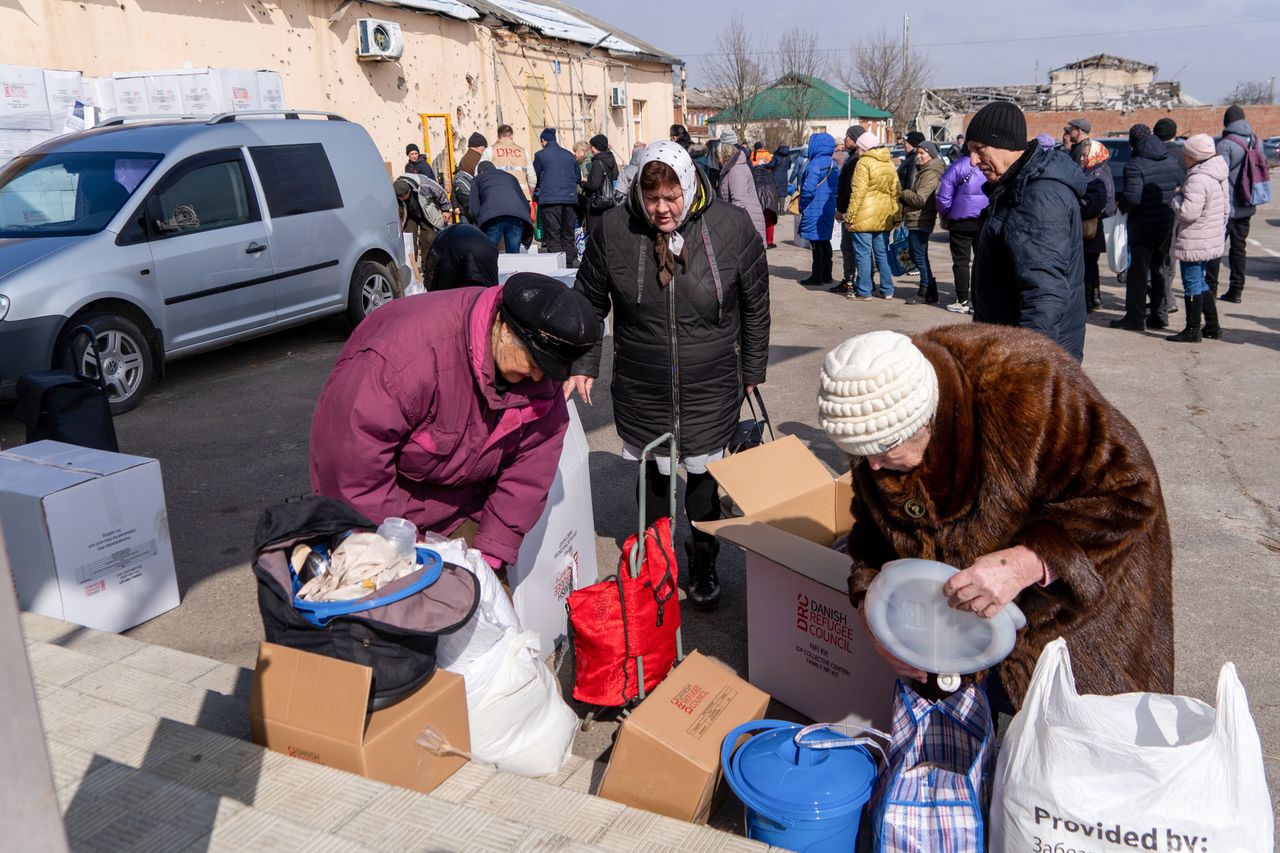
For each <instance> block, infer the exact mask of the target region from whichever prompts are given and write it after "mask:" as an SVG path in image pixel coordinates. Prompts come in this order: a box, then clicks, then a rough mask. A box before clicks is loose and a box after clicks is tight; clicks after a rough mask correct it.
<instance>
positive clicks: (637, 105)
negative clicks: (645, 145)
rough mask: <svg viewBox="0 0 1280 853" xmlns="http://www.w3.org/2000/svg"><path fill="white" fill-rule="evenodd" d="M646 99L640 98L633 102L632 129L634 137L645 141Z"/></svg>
mask: <svg viewBox="0 0 1280 853" xmlns="http://www.w3.org/2000/svg"><path fill="white" fill-rule="evenodd" d="M645 103H646V102H645V101H641V100H639V99H638V98H637V99H636V100H633V101H632V102H631V131H632V137H631V138H632V139H634V140H638V141H643V140H644V138H645V136H644V105H645Z"/></svg>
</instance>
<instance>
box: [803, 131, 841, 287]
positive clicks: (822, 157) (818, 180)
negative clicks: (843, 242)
mask: <svg viewBox="0 0 1280 853" xmlns="http://www.w3.org/2000/svg"><path fill="white" fill-rule="evenodd" d="M835 150H836V139H835V137H834V136H832V135H831V134H829V133H815V134H813V135H812V136H810V137H809V164H808V165H807V166H806V167H805V170H804V183H803V184H802V185H801V187H800V236H801V237H803V238H804V239H806V240H808V241H809V251H810V253H811V254H812V257H813V270H812V272H811V273H810V275H809V277H808V278H804V279H801V280H800V283H801V284H831V283H832V281H833V279H832V278H831V231H832V229H833V228H834V227H835V221H836V181H837V180H838V178H839V177H840V170H839V169H837V168H836V162H835V160H833V159H832V157H831V155H832V154H834V153H835Z"/></svg>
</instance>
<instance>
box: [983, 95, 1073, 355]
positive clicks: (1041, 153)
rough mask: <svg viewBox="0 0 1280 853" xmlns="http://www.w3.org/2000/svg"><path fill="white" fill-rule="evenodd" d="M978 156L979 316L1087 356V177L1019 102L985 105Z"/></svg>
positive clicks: (988, 321)
mask: <svg viewBox="0 0 1280 853" xmlns="http://www.w3.org/2000/svg"><path fill="white" fill-rule="evenodd" d="M965 145H967V146H968V148H969V152H970V159H971V161H972V162H973V165H974V166H975V167H976V168H978V169H979V170H980V171H981V172H982V174H983V176H984V177H986V179H987V183H986V185H985V186H984V187H983V191H984V192H985V193H987V195H988V196H989V197H990V198H991V204H990V205H988V207H987V208H986V210H984V211H983V213H982V224H981V225H980V226H979V231H978V241H977V250H976V252H975V253H974V262H973V293H972V301H973V319H974V321H975V322H978V323H996V324H999V325H1003V326H1021V327H1022V328H1024V329H1031V330H1033V331H1036V332H1039V333H1040V334H1042V335H1044V336H1045V337H1047V338H1049V339H1050V340H1054V341H1057V342H1058V345H1059V346H1061V347H1062V348H1063V349H1065V350H1066V351H1067V352H1068V353H1070V354H1071V356H1072V357H1074V358H1075V359H1076V361H1080V360H1082V359H1083V358H1084V327H1085V298H1084V238H1083V236H1082V234H1081V229H1080V199H1082V198H1083V197H1084V195H1085V190H1086V182H1085V179H1084V173H1083V172H1081V171H1080V167H1079V166H1077V165H1076V164H1075V163H1073V162H1071V159H1070V158H1069V157H1068V156H1067V155H1066V154H1064V153H1062V152H1061V151H1055V150H1054V149H1052V148H1042V147H1041V146H1040V145H1039V143H1037V142H1034V141H1033V142H1031V143H1028V142H1027V120H1026V117H1025V116H1024V115H1023V114H1022V110H1020V109H1018V107H1017V106H1015V105H1014V104H1011V103H1008V102H1005V101H997V102H995V103H991V104H987V105H986V106H985V107H983V108H982V109H980V110H978V113H977V115H975V116H974V117H973V119H972V120H971V121H970V122H969V127H968V129H967V130H966V131H965Z"/></svg>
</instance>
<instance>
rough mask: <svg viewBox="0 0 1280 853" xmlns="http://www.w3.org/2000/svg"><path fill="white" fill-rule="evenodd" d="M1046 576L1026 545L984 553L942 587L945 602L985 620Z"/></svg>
mask: <svg viewBox="0 0 1280 853" xmlns="http://www.w3.org/2000/svg"><path fill="white" fill-rule="evenodd" d="M1044 576H1045V566H1044V560H1042V559H1040V555H1039V554H1037V553H1036V552H1035V551H1032V550H1031V549H1030V548H1028V547H1026V546H1025V545H1015V546H1013V547H1012V548H1005V549H1003V550H1001V551H993V552H992V553H990V554H984V555H983V556H981V557H979V558H978V559H976V560H974V561H973V565H972V566H969V568H967V569H965V570H964V571H962V572H960V573H959V574H957V575H953V576H952V577H951V579H950V580H948V581H947V582H946V583H945V584H944V585H943V587H942V592H943V594H944V595H946V596H947V603H948V604H950V605H951V606H952V607H954V608H955V609H956V610H967V611H969V612H970V613H976V614H978V615H979V616H981V617H983V618H984V619H990V618H991V617H993V616H995V615H996V614H997V613H999V612H1000V611H1001V610H1002V609H1003V608H1004V606H1005V605H1006V604H1008V603H1009V602H1010V601H1013V599H1014V598H1016V597H1017V595H1018V593H1020V592H1022V591H1023V590H1024V589H1026V588H1027V587H1029V586H1031V585H1032V584H1034V583H1039V582H1040V581H1041V580H1042V579H1043V578H1044Z"/></svg>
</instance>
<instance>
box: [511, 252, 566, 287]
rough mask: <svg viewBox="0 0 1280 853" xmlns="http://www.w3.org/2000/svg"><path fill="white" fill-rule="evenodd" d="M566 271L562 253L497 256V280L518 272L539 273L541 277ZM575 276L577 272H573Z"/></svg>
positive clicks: (526, 253)
mask: <svg viewBox="0 0 1280 853" xmlns="http://www.w3.org/2000/svg"><path fill="white" fill-rule="evenodd" d="M563 269H566V267H565V260H564V252H520V253H518V254H508V253H507V252H503V253H502V254H500V255H498V280H499V281H502V280H504V278H505V277H506V276H509V275H511V274H512V273H518V272H540V273H542V274H543V275H555V274H556V273H557V272H559V271H560V270H563ZM574 274H575V275H576V274H577V270H574Z"/></svg>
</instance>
